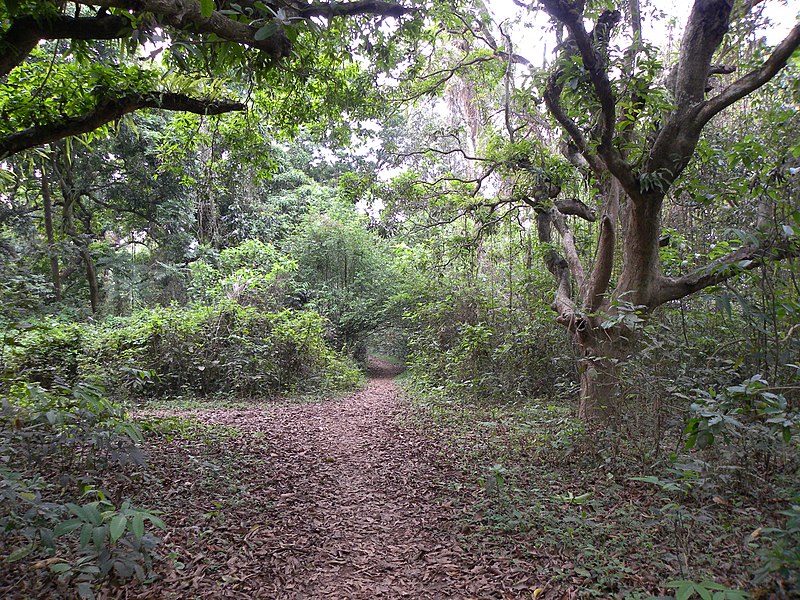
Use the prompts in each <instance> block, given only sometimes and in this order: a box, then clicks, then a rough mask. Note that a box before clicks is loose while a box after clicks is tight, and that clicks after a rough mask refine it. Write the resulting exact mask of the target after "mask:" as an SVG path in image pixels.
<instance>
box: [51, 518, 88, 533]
mask: <svg viewBox="0 0 800 600" xmlns="http://www.w3.org/2000/svg"><path fill="white" fill-rule="evenodd" d="M82 524H83V522H82V521H81V520H80V519H69V520H68V521H61V523H59V524H58V525H56V526H55V527H54V528H53V535H54V536H55V537H59V536H62V535H65V534H67V533H70V532H72V531H75V530H76V529H77V528H78V527H80V526H81V525H82Z"/></svg>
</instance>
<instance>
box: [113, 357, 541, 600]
mask: <svg viewBox="0 0 800 600" xmlns="http://www.w3.org/2000/svg"><path fill="white" fill-rule="evenodd" d="M371 371H372V377H371V379H370V382H369V385H368V386H367V387H366V388H365V389H364V390H362V391H359V392H357V393H355V394H353V395H350V396H348V397H345V398H341V399H334V400H329V401H325V402H322V403H317V404H286V405H278V406H276V405H254V406H253V407H251V408H243V409H235V410H231V409H208V410H199V411H191V412H187V411H168V410H159V411H155V412H150V413H149V414H150V415H151V416H160V417H164V416H171V417H175V416H177V417H191V418H192V419H196V420H198V421H200V422H201V423H202V424H203V425H205V426H210V427H211V429H209V430H208V431H211V432H213V431H218V432H219V434H218V435H214V434H211V435H198V436H191V435H188V436H180V435H176V436H175V437H174V438H172V439H170V438H169V436H156V438H155V439H151V441H150V448H148V451H149V455H150V457H151V458H150V465H149V467H148V469H147V471H146V473H145V475H144V477H145V480H144V483H143V485H142V492H141V493H139V494H138V495H137V498H136V501H138V502H141V503H143V504H146V505H148V506H153V507H157V508H159V509H160V510H161V511H163V512H164V514H165V517H166V518H165V520H166V521H167V526H168V530H167V533H166V534H165V535H164V536H163V537H164V540H163V543H162V545H161V547H160V553H161V554H162V556H164V557H165V558H166V560H163V561H161V562H160V564H159V565H158V566H157V568H156V570H157V576H156V578H155V579H154V581H153V582H152V583H149V584H148V585H145V586H141V585H135V584H128V585H125V586H123V587H114V588H107V589H105V590H104V591H103V592H102V593H101V594H99V597H104V598H141V599H161V598H195V597H197V598H200V597H203V598H230V599H238V598H242V599H244V598H272V599H276V600H279V599H294V598H320V599H331V600H333V599H345V598H347V599H362V598H363V599H367V598H369V599H373V598H414V599H439V598H442V599H444V598H462V599H471V598H486V599H489V598H498V599H517V598H520V599H521V598H525V599H530V598H532V597H533V595H534V593H535V594H536V596H537V597H539V594H540V593H541V591H542V590H541V583H540V582H539V581H537V579H536V577H535V573H536V572H537V571H538V570H540V569H541V568H542V566H543V564H544V563H545V562H546V561H548V560H550V559H548V558H546V557H540V556H533V555H532V554H531V551H530V548H527V549H526V548H525V544H522V543H520V544H516V543H515V542H514V541H513V540H512V539H509V540H506V542H507V543H503V544H498V543H496V542H491V541H487V542H486V544H484V545H482V546H481V545H477V546H476V544H475V540H474V539H473V538H474V536H473V537H472V538H469V539H468V538H467V536H466V535H465V532H464V520H463V513H462V512H461V511H460V510H459V509H458V508H457V507H455V506H454V504H453V502H452V501H451V500H450V499H449V498H451V497H452V489H453V485H454V484H456V483H457V482H458V481H459V480H463V479H464V477H465V475H464V474H463V472H462V471H460V470H459V469H458V468H457V467H456V466H454V464H453V463H452V460H450V459H449V458H448V456H447V453H446V452H445V451H443V450H442V448H441V447H440V446H439V445H438V444H437V442H436V440H435V439H432V438H431V437H430V436H426V435H425V433H424V432H421V431H419V430H417V429H415V428H413V427H411V426H409V425H407V424H405V423H404V420H403V419H402V418H401V417H402V415H403V412H404V410H405V405H404V403H403V401H402V398H401V394H400V392H399V390H398V388H397V386H396V384H395V383H394V381H393V380H392V378H393V377H394V376H395V375H396V374H397V373H398V371H397V369H396V368H394V367H392V365H389V364H388V363H383V362H381V361H374V360H373V361H372V363H371ZM542 597H544V596H542Z"/></svg>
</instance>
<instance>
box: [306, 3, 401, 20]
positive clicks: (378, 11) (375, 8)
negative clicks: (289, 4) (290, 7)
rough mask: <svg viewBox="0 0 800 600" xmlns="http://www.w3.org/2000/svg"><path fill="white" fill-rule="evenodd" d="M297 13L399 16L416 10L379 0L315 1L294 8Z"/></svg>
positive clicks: (326, 15)
mask: <svg viewBox="0 0 800 600" xmlns="http://www.w3.org/2000/svg"><path fill="white" fill-rule="evenodd" d="M296 10H297V15H298V16H299V17H303V18H309V17H349V16H355V15H376V16H381V17H394V18H399V17H402V16H404V15H407V14H410V13H413V12H416V9H414V8H409V7H406V6H402V5H400V4H395V3H394V2H382V1H381V0H357V1H355V2H330V3H326V2H317V3H314V4H309V5H306V6H303V5H300V6H299V7H297V8H296Z"/></svg>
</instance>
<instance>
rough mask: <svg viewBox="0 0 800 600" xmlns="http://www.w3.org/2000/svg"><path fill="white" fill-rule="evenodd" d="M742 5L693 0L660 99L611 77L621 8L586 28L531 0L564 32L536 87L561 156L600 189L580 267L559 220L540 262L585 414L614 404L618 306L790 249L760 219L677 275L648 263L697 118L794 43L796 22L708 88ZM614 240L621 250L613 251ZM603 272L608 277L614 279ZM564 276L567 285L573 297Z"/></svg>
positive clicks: (766, 77)
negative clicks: (552, 256) (551, 281)
mask: <svg viewBox="0 0 800 600" xmlns="http://www.w3.org/2000/svg"><path fill="white" fill-rule="evenodd" d="M753 4H754V3H746V5H745V6H737V8H736V10H734V3H733V2H731V1H729V0H696V1H695V2H694V5H693V7H692V10H691V12H690V14H689V17H688V20H687V23H686V27H685V29H684V33H683V39H682V42H681V45H680V51H679V53H678V57H677V61H676V63H675V64H674V65H672V66H671V68H670V69H669V70H668V72H667V73H666V81H665V84H664V89H663V91H665V92H666V94H667V98H668V101H667V102H664V101H663V98H664V96H663V94H662V93H660V92H661V91H662V90H659V89H658V88H657V86H656V83H655V82H654V81H652V79H649V78H643V77H637V76H636V71H635V70H634V71H633V72H632V73H631V74H630V75H628V74H626V76H624V78H623V79H622V80H621V81H620V80H619V79H615V78H614V76H613V75H612V68H613V65H612V61H611V60H610V55H609V53H610V51H609V42H610V39H611V35H612V32H613V30H614V28H615V27H616V26H617V24H618V23H619V21H620V19H621V16H622V15H621V13H620V12H618V11H610V10H605V11H603V12H602V13H601V14H600V15H599V16H598V17H596V18H595V19H594V23H595V26H594V29H593V30H592V31H587V28H586V25H585V23H586V22H587V17H588V16H589V15H587V14H586V13H585V10H584V7H583V4H582V3H581V5H580V6H578V5H575V4H573V3H569V2H566V1H561V0H542V2H541V6H543V7H544V9H545V10H546V11H547V12H548V14H549V15H550V16H551V17H552V19H553V20H554V21H555V22H556V23H557V24H559V25H562V26H563V27H565V28H566V29H567V31H568V32H569V38H568V40H567V41H566V43H565V45H564V47H563V50H562V55H561V57H560V59H559V61H558V62H557V63H556V65H555V66H554V68H553V70H552V72H551V74H550V76H549V78H548V80H547V83H546V84H545V86H544V90H543V95H544V99H545V102H546V104H547V108H548V110H549V112H550V113H551V114H552V116H553V117H554V118H555V119H556V121H557V122H558V123H559V125H560V126H561V127H562V128H563V130H564V131H565V132H566V134H567V135H568V136H569V141H570V146H571V148H573V149H574V152H572V153H569V155H570V157H571V158H572V160H573V161H574V162H575V163H576V164H585V165H587V166H588V168H589V169H590V170H591V172H592V174H593V175H594V177H595V178H596V179H597V180H598V181H599V182H601V186H602V191H603V201H602V205H601V207H600V214H599V222H600V234H599V236H598V240H597V249H596V253H595V259H594V264H593V265H592V268H591V269H590V270H589V271H584V269H583V267H582V265H581V263H580V261H578V260H575V257H576V255H577V252H576V250H575V247H574V238H572V236H570V235H568V233H567V232H566V230H562V232H561V233H562V236H561V237H562V241H563V244H564V251H565V255H564V258H561V257H559V258H558V260H554V261H552V262H551V263H549V265H548V266H549V268H550V270H551V271H552V272H553V274H554V275H555V276H556V277H557V278H558V279H559V280H560V283H561V284H560V285H559V288H558V292H557V294H556V298H555V303H554V305H555V308H556V310H557V312H558V321H559V323H561V324H563V325H564V326H565V327H567V328H568V330H569V331H570V333H571V334H572V336H573V339H574V340H575V342H576V344H577V345H578V347H579V348H580V350H581V352H582V354H583V357H584V359H583V364H582V367H581V370H580V371H581V397H582V411H581V412H582V413H583V414H584V415H585V416H591V415H597V414H601V415H602V414H609V413H610V414H614V413H616V412H617V411H618V410H619V408H620V407H619V406H618V402H619V398H618V394H617V391H618V374H617V366H618V364H619V360H620V359H622V358H624V357H625V356H627V354H628V352H629V351H630V350H631V348H632V344H633V342H634V341H635V337H636V336H635V332H634V331H633V327H631V325H632V324H633V323H634V322H635V320H631V319H626V318H625V317H626V313H627V314H631V313H641V314H644V315H646V314H648V313H650V312H652V311H653V310H654V309H655V308H657V307H658V306H660V305H662V304H665V303H667V302H669V301H672V300H677V299H680V298H683V297H685V296H688V295H690V294H693V293H695V292H698V291H700V290H702V289H705V288H707V287H710V286H713V285H716V284H719V283H720V282H722V281H724V280H726V279H728V278H730V277H732V276H734V275H736V274H737V273H739V272H741V269H753V268H756V267H757V266H758V265H760V264H763V262H764V261H768V260H775V259H780V258H783V257H786V256H789V255H792V254H795V253H797V251H798V243H797V238H796V236H794V235H792V236H789V237H787V236H786V235H785V234H784V232H783V231H781V230H779V229H770V230H765V231H763V232H762V234H761V235H759V236H758V237H757V238H754V239H753V241H752V242H751V243H746V244H744V245H742V246H741V247H739V248H737V249H735V250H734V251H732V252H730V253H728V254H726V255H724V256H721V257H719V258H717V259H716V260H713V261H711V262H709V263H707V264H705V265H702V266H700V267H698V268H696V269H694V270H692V271H690V272H688V273H685V274H682V275H679V276H674V277H667V276H665V275H664V274H663V273H662V270H661V264H660V261H659V247H660V243H661V239H662V230H661V220H662V211H663V208H664V201H665V198H667V196H668V194H669V193H670V191H671V189H672V188H673V186H674V184H675V182H676V181H677V180H678V178H679V177H680V176H681V174H682V173H683V171H684V170H685V169H686V167H687V165H688V164H689V162H690V161H691V160H692V158H693V157H694V154H695V150H696V148H697V144H698V142H699V140H700V137H701V135H702V133H703V130H704V128H706V127H707V126H708V125H709V124H710V123H711V122H712V119H713V118H714V117H715V116H717V115H718V114H720V113H721V112H722V111H724V110H725V109H726V108H728V107H730V106H731V105H732V104H734V103H735V102H737V101H738V100H741V99H742V98H744V97H745V96H747V95H749V94H751V93H753V92H754V91H755V90H757V89H758V88H759V87H761V86H763V85H764V84H766V83H767V82H768V81H770V80H771V79H772V78H773V77H775V76H776V75H777V74H778V73H779V72H780V71H781V69H783V68H784V67H785V66H786V63H787V61H788V60H789V58H790V57H791V56H792V54H793V52H794V51H795V50H796V49H797V47H798V46H800V25H796V26H795V27H794V29H792V30H791V32H790V33H789V34H788V36H787V37H786V38H785V39H784V40H783V42H781V43H780V44H779V45H778V46H777V47H776V48H775V49H774V50H773V51H772V53H771V54H770V55H769V56H768V58H767V59H766V60H765V61H764V62H763V63H761V64H760V65H758V66H756V67H755V68H754V69H752V70H751V71H749V72H748V73H746V74H745V75H743V76H741V77H739V78H738V79H735V80H734V81H733V82H732V83H730V84H728V85H727V86H725V87H723V88H722V89H721V90H719V91H717V92H716V93H714V91H712V90H710V89H709V86H708V83H709V77H711V76H712V75H713V74H715V73H724V72H731V71H733V68H732V67H728V66H726V65H717V64H715V63H714V59H715V56H717V55H718V53H719V50H720V48H721V47H722V45H723V42H724V40H725V35H726V33H727V32H728V30H729V28H730V26H731V22H732V20H733V19H736V18H742V17H744V16H745V15H746V13H747V11H748V10H749V9H751V8H752V6H753ZM634 5H635V3H634ZM634 14H635V15H636V17H637V18H636V19H634V21H633V22H634V35H633V40H634V41H633V45H632V46H631V47H630V48H629V49H628V53H629V56H631V57H632V58H631V59H630V60H631V61H636V60H637V54H638V53H639V52H640V50H639V49H638V48H637V47H636V45H637V41H638V39H639V38H640V31H641V30H640V28H639V26H638V23H637V20H638V14H639V13H638V11H635V13H634ZM568 70H571V71H570V72H569V74H568ZM576 70H577V72H576ZM570 77H574V78H577V82H576V89H577V88H578V87H581V84H584V87H581V90H582V91H583V92H584V93H585V94H586V96H585V98H584V99H583V102H581V103H580V104H578V105H577V106H580V108H581V109H582V110H583V111H586V113H584V114H587V113H588V114H590V115H591V119H588V120H587V119H581V118H580V117H578V112H577V111H573V112H571V111H570V110H569V109H568V108H567V107H566V103H565V97H566V96H568V94H567V93H566V92H565V89H566V86H565V82H567V81H570ZM648 79H649V80H648ZM620 83H623V84H624V85H620ZM573 106H576V105H575V104H573ZM587 109H588V110H587ZM632 148H635V151H634V150H632ZM580 159H582V160H580ZM550 214H552V212H551V213H550ZM542 220H544V219H541V220H540V224H541V222H542ZM618 242H620V243H621V249H622V253H621V257H620V256H618V255H617V253H616V252H615V248H616V247H617V244H618ZM612 275H616V277H615V279H616V282H615V283H616V284H615V285H614V282H613V281H612ZM570 278H571V279H572V280H573V281H574V282H575V284H576V287H577V290H576V292H577V293H576V294H575V295H574V296H573V295H572V294H571V293H570V292H571V281H570Z"/></svg>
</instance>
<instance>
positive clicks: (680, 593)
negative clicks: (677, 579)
mask: <svg viewBox="0 0 800 600" xmlns="http://www.w3.org/2000/svg"><path fill="white" fill-rule="evenodd" d="M692 596H694V584H693V583H692V582H691V581H683V582H681V586H680V587H679V588H678V590H677V591H676V592H675V600H688V598H691V597H692Z"/></svg>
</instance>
